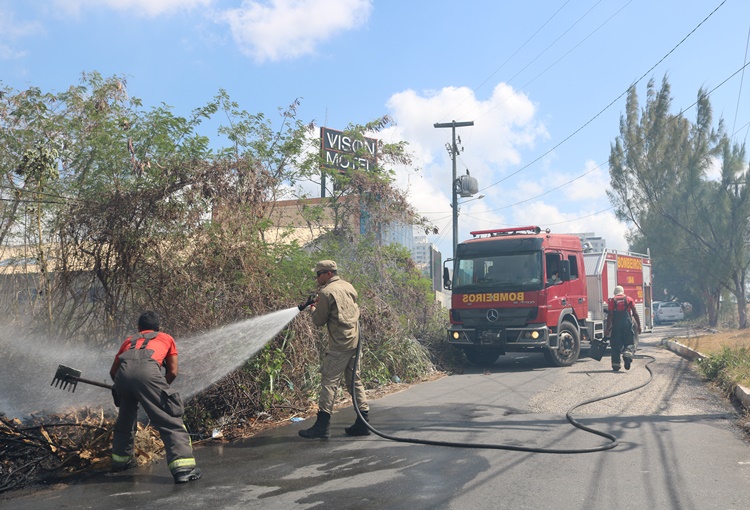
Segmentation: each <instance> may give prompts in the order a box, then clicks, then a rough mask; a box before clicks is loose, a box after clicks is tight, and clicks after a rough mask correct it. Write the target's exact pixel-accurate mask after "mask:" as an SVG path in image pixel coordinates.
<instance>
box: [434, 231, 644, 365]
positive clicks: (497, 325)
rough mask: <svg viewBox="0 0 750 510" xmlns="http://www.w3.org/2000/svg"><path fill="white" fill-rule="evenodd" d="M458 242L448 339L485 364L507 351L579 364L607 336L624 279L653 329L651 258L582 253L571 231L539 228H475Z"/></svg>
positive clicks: (446, 277) (449, 281)
mask: <svg viewBox="0 0 750 510" xmlns="http://www.w3.org/2000/svg"><path fill="white" fill-rule="evenodd" d="M471 235H472V236H473V239H470V240H468V241H464V242H463V243H460V244H459V245H458V246H457V249H456V257H455V259H448V260H446V264H447V263H448V262H450V261H452V262H453V278H452V279H451V275H450V273H449V272H448V268H447V266H446V267H445V268H444V286H445V287H446V289H449V290H451V291H452V295H451V309H450V327H449V328H448V342H450V343H451V344H453V345H455V346H457V347H460V348H462V349H463V350H464V352H465V354H466V357H467V359H468V360H469V361H470V362H471V363H473V364H475V365H480V366H487V365H491V364H493V363H494V362H495V361H496V360H497V358H498V357H499V356H500V355H502V354H505V353H507V352H525V351H532V352H534V351H536V352H543V353H544V356H545V357H546V359H547V361H548V362H549V363H550V364H552V365H554V366H569V365H572V364H573V363H575V361H576V360H577V359H578V357H579V354H580V352H581V344H582V342H584V343H585V345H588V343H589V342H590V341H591V340H592V339H596V340H603V337H604V326H605V321H606V314H607V299H608V298H609V297H611V296H612V294H613V290H614V287H615V286H616V285H621V286H622V287H623V288H624V289H625V293H626V294H627V295H628V296H630V297H632V298H633V299H634V300H635V302H636V309H637V311H638V313H639V315H640V317H641V321H642V325H643V328H644V329H649V328H651V327H652V318H651V260H650V258H649V257H648V256H647V255H641V254H635V253H618V252H616V251H612V250H605V251H603V252H593V251H591V252H586V253H585V252H584V250H583V248H582V246H581V240H580V238H579V237H578V236H575V235H571V234H552V233H550V231H549V230H546V231H542V230H541V229H540V228H539V227H536V226H529V227H517V228H506V229H500V230H480V231H475V232H471Z"/></svg>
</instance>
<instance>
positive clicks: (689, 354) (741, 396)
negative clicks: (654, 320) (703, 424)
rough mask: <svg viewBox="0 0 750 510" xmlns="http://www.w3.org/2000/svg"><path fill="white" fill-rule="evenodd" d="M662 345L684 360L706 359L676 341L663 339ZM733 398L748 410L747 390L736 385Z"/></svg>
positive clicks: (749, 402) (749, 399)
mask: <svg viewBox="0 0 750 510" xmlns="http://www.w3.org/2000/svg"><path fill="white" fill-rule="evenodd" d="M662 344H663V345H664V346H665V347H666V348H667V349H669V350H670V351H672V352H674V353H676V354H678V355H680V356H682V357H683V358H685V359H689V360H690V361H695V360H696V359H704V358H706V357H707V356H706V355H705V354H703V353H702V352H699V351H696V350H693V349H691V348H690V347H688V346H686V345H683V344H681V343H680V342H678V341H676V340H670V339H664V340H662ZM734 396H735V398H737V400H738V401H739V402H740V403H741V404H742V406H743V407H744V408H745V409H746V410H750V389H749V388H745V387H744V386H741V385H739V384H738V385H737V386H735V388H734Z"/></svg>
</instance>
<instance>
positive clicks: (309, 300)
mask: <svg viewBox="0 0 750 510" xmlns="http://www.w3.org/2000/svg"><path fill="white" fill-rule="evenodd" d="M317 300H318V293H317V292H313V293H312V294H310V296H309V297H308V298H307V301H305V302H304V303H302V304H300V305H297V308H299V311H300V312H301V311H302V310H304V309H305V308H307V307H308V306H310V305H312V304H314V303H315V302H316V301H317Z"/></svg>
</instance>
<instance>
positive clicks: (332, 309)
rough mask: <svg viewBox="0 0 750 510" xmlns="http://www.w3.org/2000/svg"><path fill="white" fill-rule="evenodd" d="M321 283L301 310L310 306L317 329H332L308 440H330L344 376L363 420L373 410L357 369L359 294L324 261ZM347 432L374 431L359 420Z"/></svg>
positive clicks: (318, 269)
mask: <svg viewBox="0 0 750 510" xmlns="http://www.w3.org/2000/svg"><path fill="white" fill-rule="evenodd" d="M315 277H316V279H317V283H318V287H319V289H318V294H317V298H315V299H313V298H311V299H308V301H307V303H304V304H301V305H299V309H300V310H304V309H305V308H306V307H307V306H310V308H311V311H312V320H313V323H314V324H315V325H316V326H327V327H328V349H327V350H326V353H325V354H324V355H323V359H322V361H321V366H320V375H321V378H320V379H321V380H320V386H321V388H320V396H319V399H318V416H317V419H316V420H315V424H314V425H313V426H312V427H311V428H309V429H306V430H300V431H299V435H300V436H302V437H304V438H306V439H327V438H328V437H330V422H331V413H333V404H334V400H335V398H336V391H337V390H338V385H339V381H340V380H341V375H342V374H343V375H344V379H345V381H346V389H347V391H349V392H350V393H351V387H352V379H353V380H354V391H355V395H354V396H356V401H357V405H358V406H359V411H360V413H361V414H362V417H363V418H364V419H365V420H367V419H368V414H369V409H370V407H369V406H368V404H367V396H366V395H365V388H364V386H363V385H362V381H361V380H360V378H359V366H355V361H356V356H357V347H358V343H359V305H357V291H356V290H355V289H354V287H353V286H352V285H351V284H350V283H349V282H347V281H345V280H343V279H342V278H341V277H340V276H339V275H338V267H337V265H336V262H335V261H333V260H321V261H320V262H318V263H317V265H316V266H315ZM344 431H345V432H346V433H347V434H348V435H350V436H367V435H369V434H370V430H369V429H368V428H367V425H366V424H365V423H364V421H363V420H362V419H361V418H360V417H359V416H357V420H356V421H355V422H354V424H353V425H352V426H351V427H346V428H345V429H344Z"/></svg>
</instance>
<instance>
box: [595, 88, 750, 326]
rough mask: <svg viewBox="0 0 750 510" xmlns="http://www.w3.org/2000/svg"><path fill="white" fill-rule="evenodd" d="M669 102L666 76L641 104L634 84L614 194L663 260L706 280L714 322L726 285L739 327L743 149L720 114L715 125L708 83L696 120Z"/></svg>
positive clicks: (615, 158) (615, 157)
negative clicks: (711, 175) (712, 173)
mask: <svg viewBox="0 0 750 510" xmlns="http://www.w3.org/2000/svg"><path fill="white" fill-rule="evenodd" d="M670 106H671V97H670V87H669V83H668V81H667V79H666V77H665V78H664V79H663V81H662V86H661V88H660V89H659V90H658V91H657V90H656V88H655V86H654V83H653V81H650V82H649V84H648V90H647V100H646V104H645V106H644V107H643V109H642V110H641V111H639V106H638V98H637V95H636V90H635V87H633V88H631V89H630V91H629V93H628V98H627V104H626V113H625V116H624V117H622V118H621V120H620V135H619V136H618V137H617V138H616V140H615V143H614V144H613V145H612V147H611V151H610V159H609V163H610V177H611V184H612V192H610V193H608V194H609V197H610V200H611V201H612V203H613V204H614V205H615V208H616V212H617V215H618V217H620V218H621V219H623V220H625V221H628V222H631V223H632V224H633V225H634V226H635V228H636V229H637V230H639V231H640V232H641V234H642V235H643V237H644V239H645V240H647V241H648V243H649V244H650V245H652V246H659V247H660V248H661V250H662V251H663V256H662V257H661V258H662V259H663V260H664V263H670V264H673V265H674V266H675V270H676V273H677V274H678V275H681V276H682V277H683V278H684V279H686V280H691V281H693V282H694V286H695V287H698V288H699V292H700V294H701V295H702V296H703V299H704V301H705V303H706V309H707V310H708V312H709V322H710V323H711V324H712V325H715V324H716V321H717V320H718V295H719V290H718V289H720V288H721V287H722V286H724V287H725V288H728V289H729V290H730V291H731V292H732V293H733V294H734V295H735V298H736V300H737V304H738V314H739V317H740V327H743V328H744V327H747V316H746V313H745V294H744V276H743V275H744V274H745V272H746V271H747V267H748V264H747V260H746V259H747V256H748V254H747V248H746V243H745V241H746V239H747V237H748V233H749V232H748V225H747V208H748V200H749V199H750V197H748V196H747V193H746V191H745V182H746V181H745V179H746V178H747V175H746V172H744V173H743V172H742V171H741V169H742V167H743V165H744V163H743V161H744V151H743V150H741V149H740V148H738V147H734V148H731V149H730V148H729V142H728V139H727V137H726V135H725V134H724V130H723V123H722V122H721V121H719V127H718V128H716V129H715V128H713V127H712V122H713V117H712V112H711V105H710V102H709V98H708V94H707V93H706V92H705V91H704V90H700V91H699V92H698V100H697V102H696V121H695V122H693V123H691V122H690V121H688V120H687V119H685V118H684V117H683V115H682V113H680V114H678V115H672V114H670V113H669V108H670ZM717 160H718V161H720V164H721V165H722V173H723V175H724V174H726V177H722V181H721V182H720V183H716V182H711V181H709V180H708V179H707V173H708V170H709V169H710V168H711V166H712V165H713V164H715V162H716V161H717ZM658 259H659V257H657V259H656V260H658ZM655 265H656V264H655ZM657 270H658V268H657ZM657 274H658V273H657Z"/></svg>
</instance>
